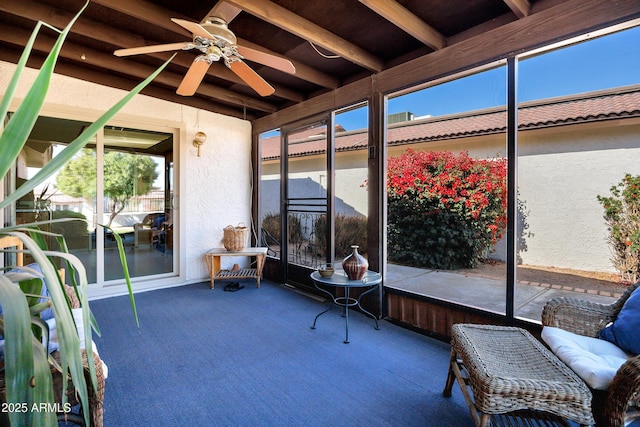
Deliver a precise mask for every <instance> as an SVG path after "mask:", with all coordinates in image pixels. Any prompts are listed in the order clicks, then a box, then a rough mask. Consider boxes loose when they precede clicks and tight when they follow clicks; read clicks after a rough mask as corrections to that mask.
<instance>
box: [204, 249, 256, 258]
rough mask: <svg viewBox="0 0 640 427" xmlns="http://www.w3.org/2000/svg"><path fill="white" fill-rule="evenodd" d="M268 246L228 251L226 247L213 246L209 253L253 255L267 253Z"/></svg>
mask: <svg viewBox="0 0 640 427" xmlns="http://www.w3.org/2000/svg"><path fill="white" fill-rule="evenodd" d="M267 249H268V248H244V249H241V250H239V251H228V250H226V249H225V248H213V249H211V250H210V251H208V252H207V253H206V254H207V255H229V256H233V255H236V256H243V255H244V256H251V255H266V254H267Z"/></svg>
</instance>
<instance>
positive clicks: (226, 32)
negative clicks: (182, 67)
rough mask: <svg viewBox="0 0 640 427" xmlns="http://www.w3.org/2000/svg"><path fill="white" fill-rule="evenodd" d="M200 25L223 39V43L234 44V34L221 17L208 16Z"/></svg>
mask: <svg viewBox="0 0 640 427" xmlns="http://www.w3.org/2000/svg"><path fill="white" fill-rule="evenodd" d="M200 25H201V26H202V28H204V29H205V30H207V32H209V34H211V35H212V36H214V37H215V38H217V39H219V40H221V41H223V42H224V43H225V44H236V41H237V39H236V36H235V34H233V32H232V31H231V30H230V29H229V28H228V27H227V23H226V22H225V21H224V20H223V19H221V18H217V17H210V18H208V19H207V20H206V21H205V22H204V23H202V24H200Z"/></svg>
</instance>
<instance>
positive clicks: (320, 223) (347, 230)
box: [314, 215, 367, 260]
mask: <svg viewBox="0 0 640 427" xmlns="http://www.w3.org/2000/svg"><path fill="white" fill-rule="evenodd" d="M326 229H327V216H326V215H322V216H320V217H319V218H318V220H317V221H316V223H315V226H314V231H315V233H314V235H315V240H314V243H315V245H316V247H317V248H318V252H319V253H318V255H324V254H325V253H326V250H327V239H326V233H325V230H326ZM335 245H336V255H335V257H336V260H341V259H342V258H344V257H346V256H347V255H349V254H350V253H351V246H352V245H358V246H359V247H360V248H359V249H358V252H359V253H360V254H361V255H362V254H366V252H367V218H366V217H364V216H345V215H337V216H336V217H335Z"/></svg>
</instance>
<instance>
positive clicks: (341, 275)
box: [311, 270, 382, 288]
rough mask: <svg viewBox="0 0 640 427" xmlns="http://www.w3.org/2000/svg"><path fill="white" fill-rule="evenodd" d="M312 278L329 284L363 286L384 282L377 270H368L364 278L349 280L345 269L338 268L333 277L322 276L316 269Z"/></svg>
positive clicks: (351, 286) (352, 286)
mask: <svg viewBox="0 0 640 427" xmlns="http://www.w3.org/2000/svg"><path fill="white" fill-rule="evenodd" d="M311 278H312V279H313V280H315V281H316V282H318V283H322V284H325V285H329V286H338V287H350V288H361V287H364V286H374V285H378V284H380V282H382V275H381V274H380V273H376V272H375V271H367V272H366V273H365V275H364V277H363V278H362V280H349V278H348V277H347V273H345V272H344V270H336V271H335V273H333V276H331V277H322V276H321V275H320V273H318V272H317V271H314V272H313V273H311Z"/></svg>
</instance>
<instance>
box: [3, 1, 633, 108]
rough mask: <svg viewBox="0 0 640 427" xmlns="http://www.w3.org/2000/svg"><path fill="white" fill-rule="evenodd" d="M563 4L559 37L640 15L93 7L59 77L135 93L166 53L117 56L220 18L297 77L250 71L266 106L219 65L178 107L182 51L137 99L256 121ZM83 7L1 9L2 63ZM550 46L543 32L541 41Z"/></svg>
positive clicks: (184, 37) (30, 4)
mask: <svg viewBox="0 0 640 427" xmlns="http://www.w3.org/2000/svg"><path fill="white" fill-rule="evenodd" d="M563 3H564V4H567V3H571V4H574V5H577V6H578V7H573V9H580V8H582V9H583V10H582V14H580V13H578V12H580V11H579V10H578V11H577V12H576V14H575V17H573V15H571V16H570V17H569V18H568V20H572V21H571V22H567V24H570V25H568V27H569V30H567V31H571V32H572V33H578V32H580V31H579V30H580V29H582V32H585V31H588V30H590V29H591V27H593V26H595V27H598V26H602V25H605V24H607V25H608V24H612V23H616V22H617V21H622V20H628V19H631V18H633V17H638V16H639V15H640V2H638V1H637V0H626V1H624V0H623V1H613V0H612V1H598V2H595V1H593V0H590V1H588V0H586V1H584V2H582V1H576V0H570V1H563V0H467V1H464V2H452V1H451V0H430V1H424V0H322V1H299V0H298V1H296V0H272V1H270V0H224V1H217V0H209V1H203V0H181V1H175V0H155V1H147V0H117V1H116V0H92V1H91V2H90V4H89V6H88V7H87V9H86V11H85V12H84V13H83V15H82V16H81V18H80V19H79V20H78V22H77V23H76V24H75V25H74V27H73V30H72V34H70V36H69V38H68V40H67V42H66V44H65V46H64V48H63V50H62V54H61V55H62V56H61V58H60V61H59V64H58V66H57V71H58V72H59V73H61V74H65V75H69V76H73V77H77V78H81V79H84V80H87V81H93V82H96V83H100V84H104V85H108V86H112V87H117V88H122V89H131V88H132V87H133V86H134V85H135V84H137V83H138V82H139V81H141V80H142V79H143V78H144V77H146V76H147V75H149V74H150V73H151V72H152V70H154V69H155V68H156V67H158V66H159V65H160V64H161V63H162V62H163V61H164V60H166V59H167V58H169V57H170V56H171V54H172V53H171V52H162V53H150V54H143V55H136V56H128V57H116V56H114V55H113V52H114V50H116V49H121V48H131V47H138V46H146V45H155V44H164V43H175V42H189V41H191V39H192V35H191V34H190V32H188V31H186V30H185V29H184V28H182V27H181V26H179V25H176V24H175V23H173V22H172V21H171V18H180V19H185V20H188V21H195V22H204V20H205V19H206V18H208V17H211V16H216V17H220V18H222V19H224V20H225V21H227V23H228V25H229V29H230V30H232V31H233V32H234V33H235V35H236V36H237V38H238V41H237V44H238V45H240V46H246V47H250V48H253V49H257V50H260V51H264V52H267V53H270V54H274V55H277V56H281V57H283V58H287V59H289V60H290V61H291V62H292V63H293V64H294V66H295V68H296V74H295V75H290V74H287V73H284V72H281V71H278V70H275V69H272V68H269V67H266V66H263V65H260V64H257V63H254V62H251V61H247V63H248V64H249V65H250V66H251V67H252V68H253V69H254V70H256V71H257V72H258V73H259V74H260V75H261V76H262V77H263V78H264V79H265V80H266V81H267V82H269V83H270V84H271V85H272V86H273V87H274V88H275V93H274V94H273V95H270V96H267V97H261V96H259V95H258V94H257V93H255V92H254V91H253V90H252V89H251V88H249V87H248V86H247V85H246V84H245V83H244V82H243V81H242V80H241V79H240V78H239V77H238V76H237V75H236V74H234V73H233V72H231V70H229V69H228V68H227V67H225V66H224V64H223V63H222V62H219V63H214V64H213V65H212V66H211V67H210V68H209V71H208V74H207V75H206V76H205V78H204V80H203V82H202V83H201V85H200V86H199V87H198V90H197V92H196V93H195V95H193V96H190V97H183V96H179V95H177V94H176V93H175V91H176V88H177V87H178V85H179V84H180V82H181V81H182V78H183V76H184V75H185V73H186V72H187V70H188V68H189V67H190V65H191V64H192V62H193V60H194V58H195V57H196V56H197V54H198V52H197V51H194V50H186V51H180V52H178V54H177V56H176V57H175V58H174V60H173V61H172V63H171V64H170V65H169V67H168V68H167V69H166V70H165V71H164V72H163V73H161V75H160V76H158V78H156V80H155V81H154V83H153V84H152V85H151V86H150V87H149V88H147V89H146V90H145V92H144V93H146V94H147V95H150V96H154V97H157V98H161V99H166V100H169V101H174V102H178V103H181V104H185V105H190V106H194V107H197V108H202V109H206V110H210V111H215V112H219V113H222V114H227V115H231V116H236V117H243V118H247V119H249V120H255V119H259V118H262V117H265V116H269V115H272V114H273V113H276V112H278V111H282V110H284V109H287V108H290V107H292V106H296V105H300V104H301V103H302V104H304V103H308V102H309V100H313V99H314V98H316V97H320V96H323V95H326V94H328V93H331V92H333V91H336V90H339V89H340V88H344V87H346V86H349V85H350V84H353V83H354V82H358V81H362V80H363V79H367V78H370V76H376V75H384V74H385V73H386V74H387V75H389V73H390V72H392V71H393V70H395V69H398V67H399V66H401V65H402V64H406V63H408V62H411V61H414V60H416V59H419V58H429V57H430V55H434V54H436V53H437V52H439V51H443V50H445V49H447V48H448V47H451V46H453V45H456V44H458V43H462V42H464V41H469V40H471V39H473V38H477V37H478V36H480V35H483V34H487V33H489V32H493V34H494V35H495V34H500V33H499V32H497V31H499V30H500V29H502V28H508V27H509V28H510V30H509V31H507V32H505V34H507V35H508V34H513V32H514V27H513V25H514V23H517V22H518V21H526V20H527V19H531V16H532V15H535V14H539V15H538V16H540V17H543V16H545V13H546V14H547V15H552V14H550V13H549V11H551V10H553V8H561V7H563ZM598 3H600V6H597V4H598ZM607 3H610V5H607ZM83 4H84V0H20V1H14V0H0V28H1V29H2V30H1V31H0V60H4V61H9V62H13V63H15V62H16V61H17V59H18V57H19V55H20V53H21V51H22V47H23V46H24V45H25V43H26V40H27V38H28V37H29V35H30V32H31V31H32V29H33V28H34V26H35V22H36V21H38V20H41V21H45V22H47V23H49V24H51V25H54V26H56V27H64V26H65V25H66V24H67V23H68V22H69V20H70V19H71V17H72V16H73V15H74V14H75V13H76V12H77V11H78V10H80V8H81V7H82V5H83ZM607 7H608V9H609V10H610V9H615V10H616V14H613V13H612V16H604V17H602V18H600V19H599V20H597V19H596V20H594V21H593V22H584V23H581V22H574V21H575V20H578V19H581V17H582V16H584V13H586V12H589V10H584V9H585V8H593V11H594V13H599V14H600V15H602V13H601V12H600V11H602V10H607ZM542 19H543V18H540V20H542ZM545 19H546V18H545ZM521 36H522V35H521ZM563 36H566V34H565V33H563ZM54 37H55V34H54V33H53V31H52V30H50V29H44V30H43V31H42V33H41V34H40V36H39V37H38V40H37V43H36V46H35V49H36V52H35V54H34V55H33V58H32V59H31V61H30V64H29V65H30V66H34V67H38V66H39V65H40V64H41V62H42V60H43V58H44V55H45V53H46V52H47V51H48V49H49V48H50V47H51V46H52V44H53V40H54ZM554 37H557V36H556V34H554V33H553V31H551V30H549V34H548V36H547V40H554ZM501 42H503V43H509V40H506V41H505V40H501ZM470 61H471V59H470ZM416 78H417V76H416ZM401 84H406V82H401Z"/></svg>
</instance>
